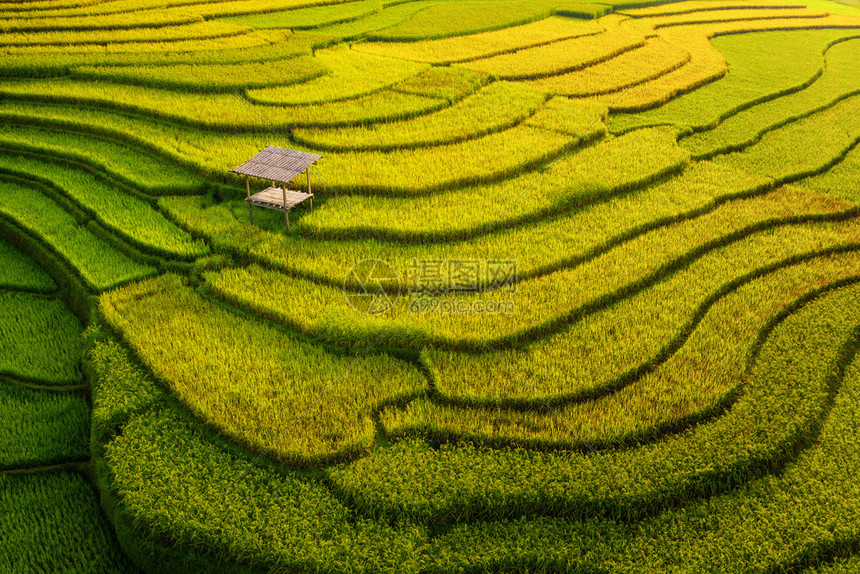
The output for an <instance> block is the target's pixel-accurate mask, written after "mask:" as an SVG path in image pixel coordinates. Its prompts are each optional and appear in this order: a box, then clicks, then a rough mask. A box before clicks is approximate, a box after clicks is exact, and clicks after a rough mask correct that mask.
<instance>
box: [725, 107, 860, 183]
mask: <svg viewBox="0 0 860 574" xmlns="http://www.w3.org/2000/svg"><path fill="white" fill-rule="evenodd" d="M801 141H802V142H804V145H803V146H799V145H797V142H801ZM858 141H860V96H852V97H850V98H847V99H844V100H842V101H840V102H839V103H837V104H836V105H834V106H833V107H831V108H828V109H826V110H824V111H821V112H817V113H815V114H812V115H811V116H809V117H807V118H803V119H801V120H798V121H796V122H794V123H791V124H789V125H787V126H785V127H782V128H779V129H777V130H774V131H771V132H768V133H766V134H765V135H764V136H762V138H761V140H760V141H759V142H758V143H757V144H755V145H753V146H751V147H749V148H747V149H746V150H744V151H743V152H736V153H732V154H728V155H725V156H721V157H719V158H718V159H717V161H719V162H721V163H722V162H725V163H726V164H727V165H731V166H733V167H737V168H739V169H744V170H747V171H755V172H756V173H762V174H765V175H768V176H771V177H774V178H778V179H781V180H789V179H798V178H800V177H803V176H805V175H814V174H816V173H819V172H822V171H824V170H825V169H827V168H828V167H830V166H831V165H833V164H834V163H836V162H837V161H839V160H840V159H841V158H842V157H844V156H845V154H847V153H848V151H849V150H850V149H851V148H852V147H854V145H856V143H857V142H858Z"/></svg>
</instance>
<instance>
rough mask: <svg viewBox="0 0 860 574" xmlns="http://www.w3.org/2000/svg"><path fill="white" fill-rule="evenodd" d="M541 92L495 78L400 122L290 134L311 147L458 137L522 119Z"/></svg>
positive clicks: (413, 143) (366, 146)
mask: <svg viewBox="0 0 860 574" xmlns="http://www.w3.org/2000/svg"><path fill="white" fill-rule="evenodd" d="M545 101H546V96H544V95H543V94H541V93H540V92H537V91H534V90H531V89H528V88H523V87H520V86H518V85H516V84H511V83H508V82H494V83H492V84H490V85H489V86H487V87H485V88H483V89H481V90H480V91H478V92H477V93H475V94H474V95H472V96H469V97H467V98H464V99H463V100H460V101H459V102H457V103H455V104H454V105H452V106H451V107H448V108H445V109H443V110H440V111H438V112H435V113H432V114H427V115H424V116H419V117H417V118H413V119H410V120H403V121H400V122H389V123H384V124H377V125H370V126H357V127H351V128H333V129H323V128H296V129H294V130H293V131H292V134H291V137H292V139H294V140H295V141H297V142H298V143H300V144H302V145H306V146H308V147H310V148H312V149H317V150H329V151H369V150H374V151H389V150H394V149H399V148H412V147H424V146H431V145H440V144H449V143H458V142H461V141H465V140H469V139H474V138H477V137H480V136H483V135H486V134H489V133H494V132H498V131H501V130H503V129H508V128H511V127H513V126H515V125H517V124H519V123H522V122H523V121H525V120H526V119H527V118H529V117H530V116H532V115H534V113H535V112H536V111H537V110H538V109H539V108H540V107H541V106H542V105H543V104H544V103H545Z"/></svg>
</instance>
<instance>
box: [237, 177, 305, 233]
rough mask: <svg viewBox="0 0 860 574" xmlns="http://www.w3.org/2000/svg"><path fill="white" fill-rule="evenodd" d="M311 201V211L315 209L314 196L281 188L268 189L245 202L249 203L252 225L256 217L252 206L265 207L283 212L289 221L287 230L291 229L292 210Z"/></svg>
mask: <svg viewBox="0 0 860 574" xmlns="http://www.w3.org/2000/svg"><path fill="white" fill-rule="evenodd" d="M306 199H307V200H310V201H309V204H310V207H311V209H313V207H314V194H312V193H304V192H302V191H293V190H291V189H284V188H281V187H267V188H266V189H264V190H263V191H261V192H259V193H255V194H254V195H252V196H250V197H248V198H247V199H246V200H245V201H247V202H248V211H249V214H250V217H251V223H253V222H254V215H253V213H252V212H251V206H252V205H256V206H257V207H265V208H266V209H277V210H279V211H283V212H284V214H285V218H286V221H287V229H289V228H290V209H292V208H294V207H295V206H297V205H299V204H300V203H302V202H303V201H304V200H306Z"/></svg>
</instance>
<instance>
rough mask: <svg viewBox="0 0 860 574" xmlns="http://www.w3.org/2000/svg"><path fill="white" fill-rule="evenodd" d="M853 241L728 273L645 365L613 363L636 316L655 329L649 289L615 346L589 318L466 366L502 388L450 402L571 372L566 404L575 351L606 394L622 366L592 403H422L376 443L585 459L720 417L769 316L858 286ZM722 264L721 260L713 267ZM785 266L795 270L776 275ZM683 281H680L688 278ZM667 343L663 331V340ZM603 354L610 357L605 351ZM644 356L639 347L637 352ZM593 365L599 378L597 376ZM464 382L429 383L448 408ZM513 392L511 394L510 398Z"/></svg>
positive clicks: (667, 301) (859, 262)
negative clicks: (842, 250) (514, 449)
mask: <svg viewBox="0 0 860 574" xmlns="http://www.w3.org/2000/svg"><path fill="white" fill-rule="evenodd" d="M808 238H809V236H807V238H806V239H807V243H806V244H805V245H802V246H799V247H800V248H801V249H802V248H804V247H808V246H809V244H810V242H809V241H808ZM771 239H777V240H779V239H783V237H780V236H777V237H773V238H771ZM854 239H855V243H854V245H853V248H854V249H855V251H853V252H851V253H846V254H841V255H833V256H824V257H819V258H817V259H812V260H809V259H804V260H801V261H800V262H799V263H798V262H797V256H796V255H792V256H790V257H789V258H788V259H784V260H782V261H779V260H777V258H775V257H773V258H768V259H766V260H765V261H763V263H772V264H769V265H762V266H761V267H758V268H756V269H754V270H752V271H751V272H749V273H745V274H744V272H745V271H748V270H749V269H750V266H749V265H747V266H746V267H742V268H740V269H738V271H737V274H736V275H735V276H734V279H732V280H731V281H728V282H727V283H724V284H723V285H722V286H721V287H720V288H719V289H717V290H716V291H713V292H711V293H710V294H709V295H708V297H707V298H706V299H705V300H703V301H701V302H698V306H697V308H696V309H695V311H694V312H693V313H692V315H690V316H689V317H685V318H684V324H683V325H681V323H680V321H678V322H677V323H676V324H674V325H672V326H671V329H678V330H677V331H676V332H675V333H673V334H672V337H673V338H672V339H671V340H670V341H663V342H662V343H668V344H664V346H663V347H662V348H661V349H660V352H659V353H655V354H654V355H652V357H650V358H649V359H648V361H643V362H639V363H638V364H637V361H639V360H640V359H642V358H643V356H642V355H640V356H639V357H638V358H637V359H635V360H634V361H631V362H630V363H628V364H626V365H622V364H621V363H620V362H619V359H621V360H622V362H624V359H622V357H621V355H627V357H626V358H627V359H630V358H632V357H633V355H636V354H637V353H639V352H641V351H643V350H644V347H642V346H641V345H642V343H643V341H642V338H643V337H642V336H641V333H636V332H634V331H636V329H635V328H633V327H632V324H633V322H634V321H635V319H636V318H641V317H642V316H643V315H646V314H647V316H648V317H649V320H650V319H653V318H657V319H656V321H655V323H656V322H658V321H662V320H663V317H662V316H660V315H661V314H660V311H659V310H658V311H657V312H656V313H654V308H655V302H654V301H653V300H650V297H651V296H652V295H653V296H654V297H664V296H666V295H667V294H666V293H663V292H660V291H661V290H660V289H659V288H657V289H656V291H655V292H653V293H651V294H649V297H648V299H649V301H648V302H647V303H646V306H648V307H649V309H648V310H643V311H642V312H641V313H634V314H631V315H628V316H625V317H624V318H623V319H621V321H620V322H618V323H616V322H613V324H612V325H611V326H610V331H608V332H609V333H614V336H612V335H609V336H607V335H606V331H604V332H601V333H598V332H597V331H596V327H597V325H598V324H604V325H605V324H606V323H605V322H604V321H603V320H602V318H600V317H595V318H594V320H593V321H592V320H591V318H589V319H588V320H586V321H585V323H589V324H587V325H582V326H580V325H576V326H575V327H574V328H573V329H571V330H570V331H569V332H568V333H566V335H565V337H564V342H563V343H562V342H561V341H556V342H554V343H550V344H546V345H545V344H543V342H541V343H538V344H536V345H533V346H531V347H529V348H528V349H524V350H523V353H522V354H523V355H524V354H526V353H527V354H529V355H531V356H532V359H531V361H529V362H527V361H524V360H521V359H519V358H517V360H515V361H510V362H508V363H506V362H505V361H504V360H494V361H490V362H485V361H475V360H473V361H471V365H470V368H471V375H472V376H474V377H476V378H481V379H482V381H483V382H487V380H488V379H487V378H485V377H484V375H483V373H485V372H486V371H485V370H484V369H487V368H495V369H496V374H497V377H494V378H495V379H496V381H495V382H500V383H502V384H503V385H504V388H498V389H491V388H482V389H480V392H479V393H478V396H475V395H473V394H471V393H469V392H468V391H471V390H478V389H477V388H475V387H472V388H469V389H468V390H467V391H466V393H464V394H463V396H461V397H459V398H463V399H470V400H477V401H478V402H479V403H480V402H484V404H486V399H487V398H488V394H489V393H492V398H491V402H492V403H494V404H499V403H504V402H506V401H507V400H510V399H512V398H513V396H514V395H520V396H521V395H524V394H530V393H528V391H530V390H537V389H538V388H539V387H540V389H541V390H543V389H544V388H545V387H544V386H543V382H544V381H545V380H546V379H554V380H556V381H557V382H559V383H561V381H562V380H563V379H564V378H565V377H566V376H567V375H568V373H571V371H574V372H573V373H571V375H573V376H572V377H571V380H569V381H568V382H567V384H565V383H561V384H560V385H559V388H560V389H561V391H562V393H565V392H566V393H568V394H570V393H574V394H575V392H576V391H575V389H576V388H577V384H578V383H580V382H581V380H574V379H578V375H579V374H580V372H581V369H577V367H579V365H581V363H579V362H577V361H579V360H580V357H581V354H582V353H581V351H582V349H583V348H585V347H588V348H590V349H591V350H592V351H593V355H590V356H589V358H588V361H589V362H590V363H591V365H590V366H589V369H590V370H591V371H592V372H591V373H588V374H587V375H586V376H589V375H590V376H591V377H593V380H594V381H595V383H598V382H600V383H604V384H605V383H606V382H607V381H608V380H609V379H611V378H612V377H608V378H607V377H605V375H607V374H610V373H612V374H613V375H619V374H621V372H620V371H619V368H625V367H632V368H629V369H628V370H625V371H624V372H623V375H622V376H616V377H615V378H614V380H613V381H612V384H611V386H604V387H603V388H602V389H601V391H602V393H601V394H598V395H597V396H595V397H594V398H591V399H588V400H579V401H577V402H571V403H569V404H564V405H563V406H555V405H554V406H552V407H548V408H547V403H543V402H542V401H539V400H533V408H532V409H531V410H510V409H501V410H500V409H496V408H458V407H456V406H452V405H450V404H449V403H447V402H446V401H444V400H443V401H442V402H439V403H437V402H433V401H431V400H428V399H424V398H421V399H417V400H416V401H414V402H412V403H410V404H409V405H408V406H406V407H405V408H404V409H402V410H401V409H394V408H392V409H387V410H386V411H385V412H384V413H383V414H382V416H381V420H382V423H383V425H384V426H385V429H386V433H387V435H388V436H389V437H392V436H400V437H403V436H407V435H414V434H419V435H424V436H432V437H434V440H437V441H445V440H452V441H453V440H471V441H474V442H476V443H479V444H496V445H498V444H507V445H510V444H513V445H518V446H526V447H529V446H530V447H538V448H553V449H565V450H568V449H572V450H585V449H587V448H588V446H589V445H590V446H591V447H593V448H598V447H614V446H619V445H631V444H635V443H637V442H638V443H641V442H646V441H649V440H653V439H656V438H658V437H660V436H662V435H663V434H664V433H667V432H673V431H674V432H677V430H679V429H681V428H683V427H685V426H687V425H688V424H691V423H694V422H698V421H701V420H704V419H706V418H707V417H710V416H714V415H716V414H720V412H721V411H722V410H723V409H724V408H726V407H728V406H729V404H730V403H731V402H732V401H734V400H735V399H736V397H737V393H738V392H739V391H740V389H742V388H743V386H744V385H745V384H746V383H748V382H749V381H747V380H745V378H744V375H745V371H746V369H747V367H748V362H749V360H750V359H751V358H752V357H754V356H755V353H756V352H757V351H758V346H759V345H760V344H761V342H762V341H761V337H760V335H761V333H763V332H766V330H767V328H768V325H770V323H769V321H770V319H771V317H774V316H777V314H778V313H779V312H780V311H782V310H783V309H784V308H786V307H788V306H789V305H790V304H791V303H792V302H793V301H795V300H796V299H797V298H798V297H801V296H803V295H804V294H805V293H807V292H812V291H817V290H818V289H820V288H821V287H822V286H824V285H827V284H829V283H833V282H835V281H839V280H842V279H846V278H851V277H857V276H860V255H858V252H857V251H856V250H857V248H858V247H860V243H856V239H857V238H856V237H855V238H854ZM750 243H752V245H749V244H747V245H745V247H747V248H748V251H747V257H748V258H754V257H755V256H756V255H761V254H762V251H757V249H760V248H761V247H762V243H763V242H756V241H755V240H754V241H752V242H750ZM756 243H759V244H758V245H756ZM773 244H774V242H773V241H771V245H773ZM816 247H817V246H816ZM785 251H788V252H790V250H785ZM785 251H784V252H783V255H784V254H785ZM774 254H775V253H774ZM730 259H731V258H730V257H726V258H724V259H723V261H727V260H729V261H730ZM788 262H794V264H793V265H791V266H789V267H785V268H781V267H782V266H783V265H785V264H786V263H788ZM775 267H776V268H777V269H776V271H774V268H775ZM699 270H701V267H700V269H699ZM725 275H726V274H725V273H723V277H721V278H720V279H725ZM701 277H702V276H701V275H699V276H694V278H693V279H692V281H693V282H695V283H696V284H695V285H694V287H693V288H694V289H695V290H696V291H697V292H699V288H700V287H704V283H707V281H701V280H700V278H701ZM676 279H677V278H672V281H673V282H675V286H676V288H677V285H678V284H677V281H676ZM684 279H685V280H688V281H689V280H690V276H686V277H684ZM713 284H715V283H712V285H713ZM699 294H701V292H699ZM637 298H638V299H641V297H637ZM648 303H650V305H649V304H648ZM688 303H692V299H686V298H685V297H684V296H678V295H677V294H670V295H669V296H666V297H665V298H663V299H661V300H660V301H659V302H657V306H660V305H662V306H663V308H664V309H665V308H669V307H672V306H675V305H677V306H678V307H682V308H684V312H690V311H692V309H688V308H687V305H688ZM633 304H634V301H633V298H631V299H630V300H626V301H624V302H623V303H622V304H620V305H619V306H618V307H617V309H616V310H615V311H616V312H617V313H618V315H617V316H616V317H618V316H620V315H621V313H623V312H624V311H623V310H629V309H630V306H631V305H633ZM622 309H623V310H622ZM677 319H680V317H677V318H676V320H677ZM613 328H614V329H613ZM663 328H664V325H660V324H658V325H655V330H654V331H653V332H649V333H648V335H647V337H649V338H650V337H658V338H659V337H660V336H661V334H660V332H661V331H662V329H663ZM693 329H694V330H693ZM642 330H647V328H642ZM690 331H692V333H690ZM631 332H632V334H631ZM688 333H689V335H687V334H688ZM668 334H669V333H668V332H666V333H663V334H662V336H664V337H665V336H667V335H668ZM627 335H631V338H632V340H631V341H630V344H629V345H630V347H632V349H626V348H622V345H621V344H619V342H620V341H621V340H622V339H623V337H625V336H627ZM559 343H561V344H567V345H570V347H571V352H569V353H568V354H567V355H566V356H565V357H564V358H563V359H562V355H563V354H564V353H560V352H559V351H560V346H559ZM654 343H656V344H657V345H659V344H660V343H657V342H656V341H654ZM652 344H653V343H652ZM603 345H606V346H608V347H611V349H610V350H606V349H604V348H603ZM678 346H680V348H677V347H678ZM654 350H655V349H654V348H652V349H649V350H648V351H647V353H651V352H652V351H654ZM628 353H629V354H628ZM647 353H646V354H647ZM430 354H431V355H433V356H434V358H435V359H437V360H438V362H437V363H436V364H439V365H444V363H443V361H444V360H445V358H444V357H442V356H441V355H440V354H438V353H432V352H431V353H430ZM560 359H561V360H560ZM598 365H602V366H604V367H605V369H606V370H605V371H602V370H601V369H600V367H598ZM442 368H443V369H444V368H445V367H442ZM624 375H626V376H624ZM465 381H466V379H460V378H459V377H457V380H456V381H451V380H447V381H446V380H444V379H437V388H438V389H439V391H440V393H441V395H442V396H443V398H448V395H449V393H451V392H453V393H454V394H455V395H457V394H460V393H458V391H460V390H461V389H460V388H459V387H455V388H452V385H449V384H446V383H452V382H453V383H455V384H456V385H459V384H460V383H463V382H465ZM440 383H442V384H440ZM598 384H599V383H598ZM466 385H467V386H469V385H470V383H466ZM512 389H513V393H509V391H511V390H512ZM531 398H532V399H536V398H537V397H531ZM581 398H582V395H580V399H581Z"/></svg>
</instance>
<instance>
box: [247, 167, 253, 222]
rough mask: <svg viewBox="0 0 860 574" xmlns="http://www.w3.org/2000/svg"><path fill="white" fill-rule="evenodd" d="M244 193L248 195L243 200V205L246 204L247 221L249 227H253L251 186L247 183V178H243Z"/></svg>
mask: <svg viewBox="0 0 860 574" xmlns="http://www.w3.org/2000/svg"><path fill="white" fill-rule="evenodd" d="M245 191H246V192H247V193H248V197H247V198H246V199H245V203H247V204H248V221H250V222H251V225H254V208H253V207H251V184H250V183H249V182H248V176H247V175H246V176H245Z"/></svg>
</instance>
